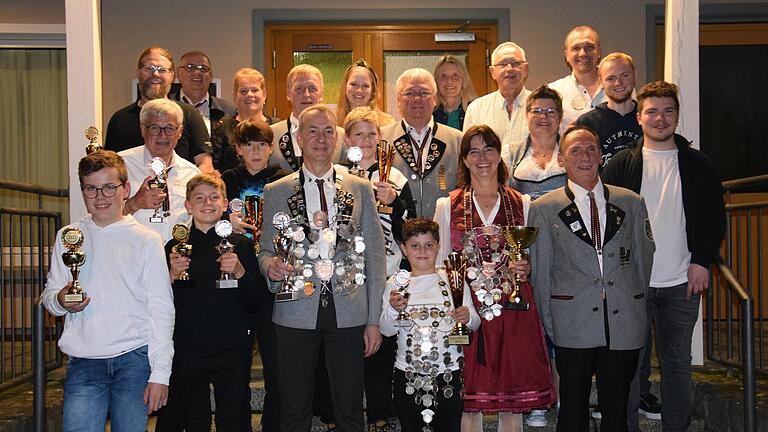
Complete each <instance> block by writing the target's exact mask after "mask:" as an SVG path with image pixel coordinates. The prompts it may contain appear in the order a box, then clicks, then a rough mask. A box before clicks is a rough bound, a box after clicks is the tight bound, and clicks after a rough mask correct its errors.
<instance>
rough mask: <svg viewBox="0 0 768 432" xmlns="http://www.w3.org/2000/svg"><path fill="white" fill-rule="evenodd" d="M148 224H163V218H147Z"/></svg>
mask: <svg viewBox="0 0 768 432" xmlns="http://www.w3.org/2000/svg"><path fill="white" fill-rule="evenodd" d="M149 222H150V223H163V217H162V216H151V217H150V218H149Z"/></svg>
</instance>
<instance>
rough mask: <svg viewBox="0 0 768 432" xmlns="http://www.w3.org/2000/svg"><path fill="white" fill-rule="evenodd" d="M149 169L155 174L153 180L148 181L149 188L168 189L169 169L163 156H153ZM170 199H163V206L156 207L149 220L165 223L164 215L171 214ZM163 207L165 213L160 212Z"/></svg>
mask: <svg viewBox="0 0 768 432" xmlns="http://www.w3.org/2000/svg"><path fill="white" fill-rule="evenodd" d="M149 170H150V171H151V172H152V174H154V178H152V180H150V181H148V182H147V187H148V188H149V189H161V190H163V191H167V190H168V179H167V174H168V173H167V171H166V170H165V161H163V159H162V158H159V157H156V158H152V160H151V161H150V162H149ZM167 202H168V199H167V198H166V199H165V201H163V205H162V207H158V208H156V209H155V213H154V214H153V215H152V216H150V218H149V221H150V222H151V223H163V217H164V216H165V217H168V216H170V212H169V211H168V209H167V208H166V207H167V204H166V203H167ZM161 208H162V209H163V211H164V213H162V214H161V213H160V209H161Z"/></svg>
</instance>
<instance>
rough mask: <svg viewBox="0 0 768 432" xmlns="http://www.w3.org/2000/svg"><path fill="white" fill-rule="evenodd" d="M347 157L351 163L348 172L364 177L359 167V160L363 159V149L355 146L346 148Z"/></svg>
mask: <svg viewBox="0 0 768 432" xmlns="http://www.w3.org/2000/svg"><path fill="white" fill-rule="evenodd" d="M347 159H349V162H350V163H351V164H352V167H350V168H349V173H350V174H352V175H355V176H358V177H362V178H365V173H364V172H363V169H362V168H360V161H361V160H363V149H361V148H360V147H357V146H355V147H350V148H349V150H347Z"/></svg>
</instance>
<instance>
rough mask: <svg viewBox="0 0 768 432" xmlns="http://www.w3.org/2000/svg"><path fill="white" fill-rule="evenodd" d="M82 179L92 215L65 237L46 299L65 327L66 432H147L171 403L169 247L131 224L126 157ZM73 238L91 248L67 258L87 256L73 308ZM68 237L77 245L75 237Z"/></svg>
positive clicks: (86, 168) (96, 165) (98, 158)
mask: <svg viewBox="0 0 768 432" xmlns="http://www.w3.org/2000/svg"><path fill="white" fill-rule="evenodd" d="M78 175H79V177H80V185H81V190H82V194H83V200H84V201H85V206H86V208H87V209H88V213H89V215H88V216H86V217H84V218H83V219H82V220H81V221H80V222H77V223H75V224H72V225H70V226H68V227H64V228H62V230H60V231H59V233H58V234H57V239H59V241H57V242H56V244H55V246H54V250H53V255H52V258H51V270H50V272H49V274H48V282H47V285H46V288H45V290H44V291H43V294H42V302H43V304H44V305H45V307H46V308H47V309H48V311H49V312H50V313H51V314H52V315H55V316H62V315H63V316H64V317H65V319H64V332H63V334H62V336H61V339H60V340H59V348H60V349H61V350H62V352H64V353H65V354H67V355H68V356H69V361H68V363H67V377H66V381H65V383H64V408H63V411H64V431H75V430H78V431H79V430H104V427H105V424H106V422H107V417H109V419H110V422H111V427H112V430H145V428H146V424H147V415H148V414H149V413H151V412H153V411H156V410H157V409H159V408H161V407H162V406H164V405H165V404H166V402H167V400H168V380H169V378H170V375H171V362H172V358H173V342H172V336H173V322H174V307H173V299H172V293H171V281H170V277H169V275H168V270H167V267H166V263H165V254H164V252H163V244H162V242H161V239H160V235H159V234H157V233H155V232H153V231H152V230H150V229H148V228H145V227H144V226H142V225H141V224H139V223H138V222H137V221H136V219H134V218H133V216H130V215H128V216H123V203H124V201H125V200H126V199H127V198H128V195H129V192H130V188H131V186H130V183H129V182H128V173H127V171H126V168H125V163H124V162H123V159H122V158H121V157H120V156H118V155H117V154H115V153H113V152H110V151H100V152H95V153H93V154H91V155H88V156H86V157H85V158H83V159H82V160H81V161H80V164H79V167H78ZM72 228H75V229H77V230H79V231H80V233H81V236H82V240H81V241H80V242H70V243H69V245H68V246H69V247H68V248H66V249H72V248H74V249H80V250H81V251H82V252H84V253H85V256H86V260H85V262H84V263H83V264H82V265H81V266H80V267H79V275H78V276H79V282H80V284H81V285H82V287H83V289H84V297H83V301H82V302H78V301H66V300H65V295H66V294H67V293H69V291H70V288H71V286H72V274H71V273H74V272H71V271H70V269H69V268H68V267H67V266H66V265H65V264H64V262H63V261H62V259H60V258H59V257H60V256H61V255H62V253H64V252H65V246H64V239H63V238H62V234H63V233H64V232H65V231H68V230H72ZM68 233H69V234H70V235H69V236H68V237H69V238H70V239H71V240H72V237H73V236H72V234H73V233H76V232H73V231H68ZM74 237H76V236H74ZM73 240H77V239H76V238H74V239H73ZM72 243H75V244H74V245H73V244H72ZM77 243H80V244H79V245H78V244H77Z"/></svg>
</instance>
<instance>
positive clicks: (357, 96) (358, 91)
mask: <svg viewBox="0 0 768 432" xmlns="http://www.w3.org/2000/svg"><path fill="white" fill-rule="evenodd" d="M378 85H379V77H378V76H377V75H376V71H375V70H373V67H371V65H369V64H368V63H367V62H366V61H365V59H360V60H358V61H356V62H354V63H352V64H351V65H349V67H348V68H347V71H346V72H344V76H343V77H342V79H341V89H340V91H339V103H338V104H337V105H336V119H337V121H338V122H339V126H344V119H345V118H347V114H349V112H350V111H352V110H353V109H354V108H358V107H364V106H367V107H369V108H371V109H372V110H374V111H376V113H377V114H378V115H379V126H386V125H388V124H391V123H394V122H395V118H394V117H392V116H391V115H389V114H387V113H385V112H384V111H382V110H380V109H379V107H378V99H379V87H378Z"/></svg>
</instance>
